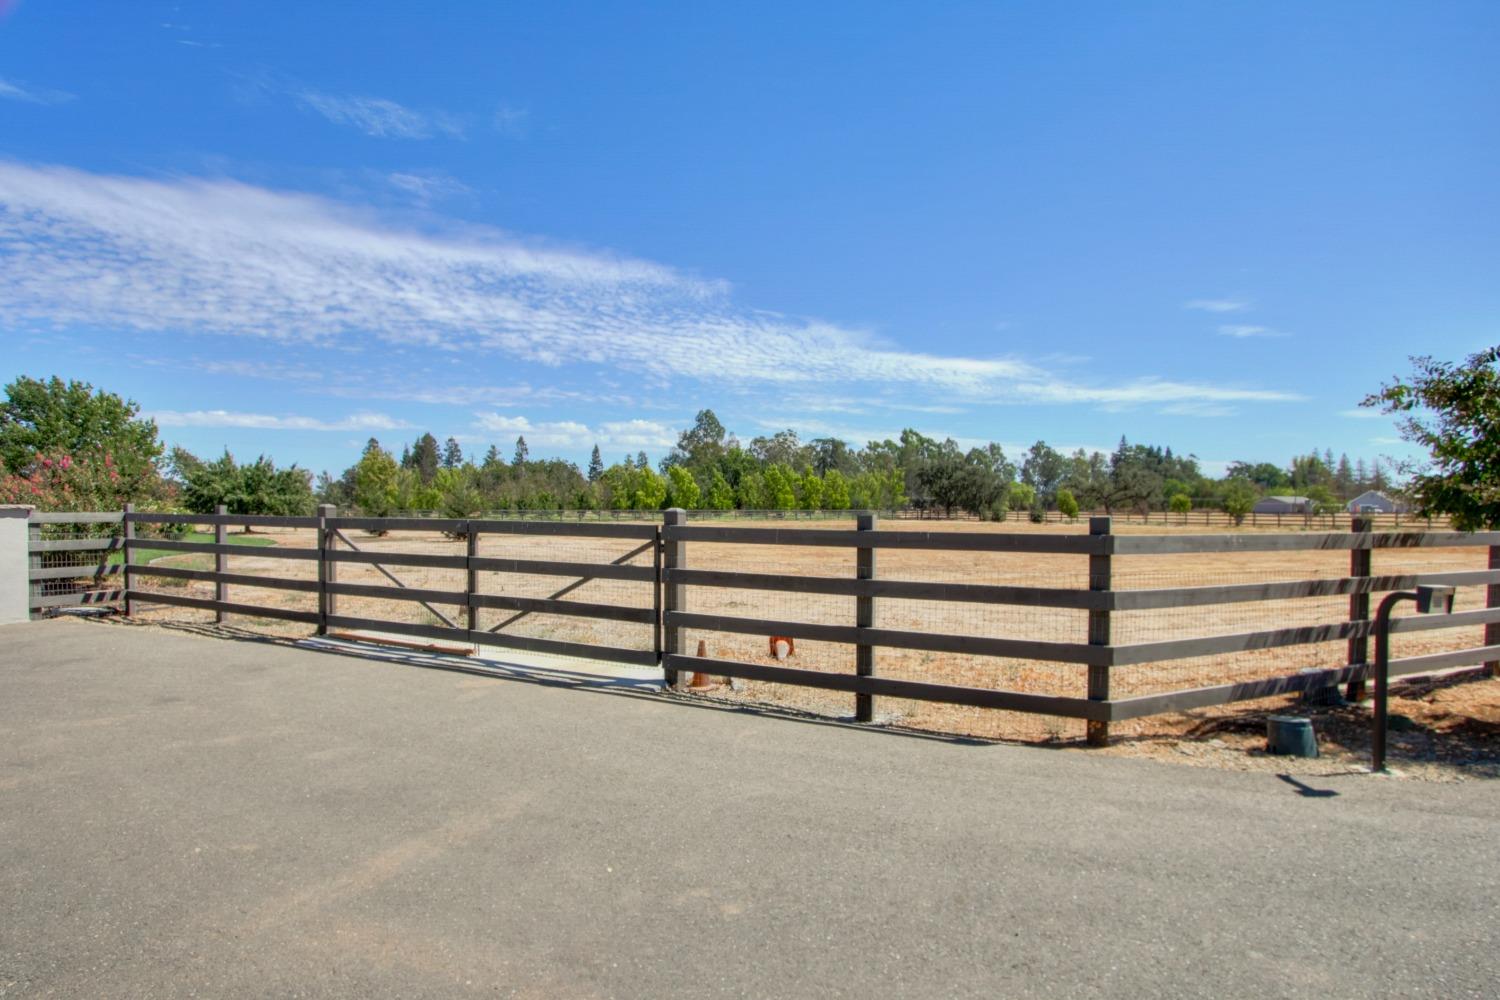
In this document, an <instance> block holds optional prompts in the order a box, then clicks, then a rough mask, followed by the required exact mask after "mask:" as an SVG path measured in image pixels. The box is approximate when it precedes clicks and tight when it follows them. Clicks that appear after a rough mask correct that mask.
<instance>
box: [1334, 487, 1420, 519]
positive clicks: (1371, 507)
mask: <svg viewBox="0 0 1500 1000" xmlns="http://www.w3.org/2000/svg"><path fill="white" fill-rule="evenodd" d="M1347 507H1348V510H1349V513H1351V514H1405V513H1406V512H1407V511H1408V510H1409V508H1408V507H1407V505H1406V504H1404V503H1402V502H1401V501H1399V500H1392V499H1391V498H1390V497H1388V496H1386V495H1385V494H1384V493H1378V492H1376V491H1375V490H1365V491H1364V492H1363V493H1361V494H1360V495H1359V496H1357V497H1355V498H1354V499H1353V500H1350V501H1349V503H1348V505H1347Z"/></svg>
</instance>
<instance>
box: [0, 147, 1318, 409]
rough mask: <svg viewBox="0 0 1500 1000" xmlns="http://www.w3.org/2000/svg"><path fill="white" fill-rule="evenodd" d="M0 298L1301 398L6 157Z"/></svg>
mask: <svg viewBox="0 0 1500 1000" xmlns="http://www.w3.org/2000/svg"><path fill="white" fill-rule="evenodd" d="M0 310H3V312H4V313H5V314H6V315H7V316H8V317H9V318H10V319H11V320H12V322H14V323H22V322H27V321H30V322H34V323H42V324H49V325H52V326H59V327H60V326H67V325H73V324H77V325H90V326H100V327H105V328H113V329H122V328H124V329H137V330H143V331H155V332H160V331H171V332H174V333H178V332H186V333H214V334H224V335H234V336H244V337H252V338H260V339H267V340H276V341H281V342H285V343H288V344H293V343H310V344H320V345H349V346H359V347H365V348H368V347H373V346H374V345H376V344H383V345H387V346H392V345H394V346H405V347H413V348H428V349H433V348H436V349H441V350H447V351H452V352H455V353H454V354H453V357H454V358H455V360H459V361H462V363H463V364H465V365H473V364H476V363H482V359H484V358H485V357H486V356H487V355H498V356H503V357H507V358H511V359H518V360H520V361H523V362H530V363H534V364H540V365H545V366H561V365H579V364H581V365H585V366H597V367H600V368H608V369H612V370H614V371H616V372H617V373H618V374H620V375H622V376H623V377H624V378H625V379H626V380H627V381H628V382H629V383H631V384H634V385H637V386H641V385H646V386H652V387H656V388H660V387H662V386H666V385H669V384H671V383H672V382H673V381H674V380H681V379H687V380H692V381H695V382H700V383H714V382H717V383H724V382H728V381H732V382H734V383H735V384H739V385H745V384H756V383H759V384H761V385H769V386H781V387H783V388H784V389H785V390H790V389H791V388H792V387H796V386H806V385H813V384H816V385H819V386H820V387H822V388H823V389H825V390H828V389H831V390H833V391H834V392H838V391H839V390H840V389H850V388H852V387H853V386H856V385H860V386H877V387H883V388H882V391H893V392H900V393H903V394H910V393H923V392H925V393H944V394H946V395H947V398H945V399H943V400H942V403H941V404H939V405H955V404H958V403H979V402H994V401H997V400H1004V401H1009V402H1013V403H1046V404H1093V405H1104V406H1111V407H1116V408H1119V407H1131V406H1160V405H1163V404H1170V403H1173V402H1179V401H1194V400H1196V401H1208V402H1245V403H1252V402H1277V401H1283V400H1288V399H1295V398H1298V397H1297V396H1296V395H1295V394H1293V393H1289V392H1286V391H1283V390H1279V389H1260V388H1255V387H1245V386H1235V385H1216V384H1211V383H1198V382H1184V381H1177V380H1171V379H1163V378H1156V377H1150V376H1143V377H1136V378H1126V379H1123V380H1114V381H1103V380H1099V381H1093V382H1090V381H1085V380H1082V379H1067V378H1062V377H1059V376H1057V375H1056V374H1054V373H1053V372H1051V371H1049V370H1047V369H1045V368H1043V367H1041V366H1039V365H1037V364H1034V363H1030V362H1027V361H1023V360H1020V359H1017V358H1010V357H952V356H940V355H936V354H931V353H925V352H920V351H908V350H903V349H900V348H898V347H893V346H890V345H888V344H886V343H884V342H881V341H879V340H877V339H876V338H875V337H873V336H872V335H871V334H869V333H868V332H866V331H862V330H855V329H849V328H846V327H841V326H838V325H835V324H832V323H827V322H822V321H818V320H798V319H793V318H787V317H784V316H779V315H776V314H772V313H767V312H762V311H753V310H748V309H745V308H743V307H739V306H736V305H735V304H734V303H733V302H732V300H731V299H730V296H729V290H728V288H727V286H726V285H725V284H724V283H723V282H717V281H711V280H705V279H701V278H697V277H693V276H689V275H685V274H683V273H681V272H678V271H675V270H673V269H671V268H669V267H664V266H662V265H659V264H655V263H651V262H649V261H642V260H635V259H630V258H626V257H620V256H616V255H611V254H607V253H602V252H594V251H581V250H574V249H562V248H556V247H548V246H544V245H540V244H538V243H534V242H528V241H525V240H521V239H518V238H516V237H514V236H511V235H508V234H505V233H502V232H498V231H495V230H490V229H477V228H468V229H464V230H461V231H458V232H454V233H441V234H439V233H432V232H417V231H413V230H410V229H402V228H397V227H394V226H392V225H389V224H386V223H383V222H382V221H381V220H380V219H378V218H376V217H374V216H372V215H371V214H369V213H368V212H362V211H358V210H354V209H351V208H349V207H347V206H344V205H341V204H339V203H336V202H331V201H329V200H327V199H324V198H319V197H315V196H311V195H305V194H296V193H285V192H277V191H271V190H267V189H265V188H260V187H255V186H251V185H247V184H242V183H237V182H234V181H227V180H213V181H209V180H197V179H177V180H145V179H140V178H130V177H112V176H103V175H97V174H89V173H85V172H82V171H77V170H72V169H67V168H61V167H33V166H27V165H22V164H17V163H5V162H3V161H0ZM458 352H462V354H461V355H460V354H459V353H458ZM431 388H432V390H433V391H434V392H440V393H441V392H442V391H443V389H444V387H442V386H433V387H431ZM916 398H917V399H918V400H921V398H922V397H920V396H918V397H916ZM929 398H931V397H929ZM490 405H496V406H501V405H504V402H503V401H501V402H491V403H490Z"/></svg>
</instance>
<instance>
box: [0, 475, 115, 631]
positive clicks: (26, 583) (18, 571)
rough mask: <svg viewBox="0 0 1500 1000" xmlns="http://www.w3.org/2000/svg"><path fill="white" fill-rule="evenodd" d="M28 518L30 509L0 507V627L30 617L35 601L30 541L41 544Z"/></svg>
mask: <svg viewBox="0 0 1500 1000" xmlns="http://www.w3.org/2000/svg"><path fill="white" fill-rule="evenodd" d="M31 514H32V508H31V507H28V506H26V505H24V504H0V625H11V624H14V623H16V622H24V621H26V620H27V619H29V618H30V617H31V605H32V601H33V600H34V599H35V598H34V597H33V595H32V592H31V588H32V586H33V583H32V579H31V571H32V569H34V568H39V567H40V562H39V559H38V554H37V553H36V552H34V551H33V550H32V544H31V543H32V540H33V539H35V540H36V541H38V542H40V541H41V533H40V530H39V526H38V525H35V524H33V523H32V522H31ZM100 558H101V559H102V558H108V557H107V555H106V556H101V557H100Z"/></svg>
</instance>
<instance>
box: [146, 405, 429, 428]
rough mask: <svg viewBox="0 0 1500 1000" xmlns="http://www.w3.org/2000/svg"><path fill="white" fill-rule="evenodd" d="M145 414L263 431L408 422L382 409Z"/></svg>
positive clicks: (180, 423)
mask: <svg viewBox="0 0 1500 1000" xmlns="http://www.w3.org/2000/svg"><path fill="white" fill-rule="evenodd" d="M145 416H147V417H150V418H151V419H153V420H155V421H156V422H157V424H159V425H160V426H162V427H243V428H249V429H251V430H263V431H393V430H401V429H403V428H408V427H410V426H411V424H408V423H407V422H406V421H404V420H397V419H395V418H394V417H388V416H386V415H385V414H383V413H355V414H353V415H351V416H347V417H343V418H340V419H338V420H323V419H320V418H318V417H301V416H294V415H286V414H283V415H276V414H270V413H240V412H235V411H232V410H188V411H181V410H155V411H152V412H150V413H147V414H145Z"/></svg>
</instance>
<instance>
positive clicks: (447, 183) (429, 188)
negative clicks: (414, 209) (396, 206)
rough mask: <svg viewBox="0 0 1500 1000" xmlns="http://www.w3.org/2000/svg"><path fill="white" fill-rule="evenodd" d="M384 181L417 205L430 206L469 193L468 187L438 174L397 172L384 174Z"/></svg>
mask: <svg viewBox="0 0 1500 1000" xmlns="http://www.w3.org/2000/svg"><path fill="white" fill-rule="evenodd" d="M385 180H386V183H387V184H389V185H390V186H391V187H393V188H395V189H396V190H397V191H400V192H401V193H403V194H405V195H407V196H408V197H410V198H411V199H412V200H413V201H415V202H417V203H418V204H419V205H430V204H432V203H433V202H434V201H440V200H442V199H444V198H451V197H453V196H455V195H461V194H468V193H469V188H468V185H466V184H463V183H462V182H460V181H456V180H454V179H453V178H452V177H449V176H447V175H446V174H440V173H430V172H429V173H417V172H406V171H397V172H394V173H390V174H386V176H385Z"/></svg>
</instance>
